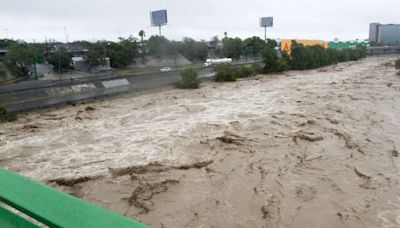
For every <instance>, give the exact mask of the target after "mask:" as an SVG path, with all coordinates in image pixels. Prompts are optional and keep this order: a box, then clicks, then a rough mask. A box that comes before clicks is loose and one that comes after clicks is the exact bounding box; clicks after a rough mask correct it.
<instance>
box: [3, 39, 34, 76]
mask: <svg viewBox="0 0 400 228" xmlns="http://www.w3.org/2000/svg"><path fill="white" fill-rule="evenodd" d="M38 56H39V48H38V47H37V46H36V45H33V44H27V43H23V42H21V43H12V44H10V45H9V46H8V52H7V54H6V56H5V59H4V62H5V64H6V65H7V67H8V68H9V69H10V70H11V71H12V72H13V73H14V74H16V75H19V76H27V75H29V73H30V72H31V68H32V66H33V64H34V63H35V62H36V59H37V58H38Z"/></svg>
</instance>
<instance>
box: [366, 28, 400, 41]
mask: <svg viewBox="0 0 400 228" xmlns="http://www.w3.org/2000/svg"><path fill="white" fill-rule="evenodd" d="M369 41H370V42H371V43H375V44H380V45H389V46H395V45H400V24H386V25H383V24H379V23H371V24H370V25H369Z"/></svg>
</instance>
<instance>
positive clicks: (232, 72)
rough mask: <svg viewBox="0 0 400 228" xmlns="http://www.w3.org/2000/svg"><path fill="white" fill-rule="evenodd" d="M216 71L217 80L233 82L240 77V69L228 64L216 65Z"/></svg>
mask: <svg viewBox="0 0 400 228" xmlns="http://www.w3.org/2000/svg"><path fill="white" fill-rule="evenodd" d="M215 72H216V77H215V81H217V82H233V81H236V78H237V77H238V70H236V69H235V68H234V67H233V66H231V65H227V64H223V65H218V66H217V67H215Z"/></svg>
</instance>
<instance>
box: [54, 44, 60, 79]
mask: <svg viewBox="0 0 400 228" xmlns="http://www.w3.org/2000/svg"><path fill="white" fill-rule="evenodd" d="M54 48H56V49H57V52H58V75H59V77H60V80H61V54H60V48H59V47H57V45H55V46H54Z"/></svg>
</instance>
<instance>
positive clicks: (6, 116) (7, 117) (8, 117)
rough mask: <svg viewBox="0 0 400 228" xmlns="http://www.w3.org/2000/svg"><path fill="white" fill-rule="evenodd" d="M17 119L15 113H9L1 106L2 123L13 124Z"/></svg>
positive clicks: (0, 117) (0, 120) (0, 118)
mask: <svg viewBox="0 0 400 228" xmlns="http://www.w3.org/2000/svg"><path fill="white" fill-rule="evenodd" d="M16 119H17V115H16V114H14V113H9V112H7V110H6V109H5V108H4V107H2V106H0V122H11V121H15V120H16Z"/></svg>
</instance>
